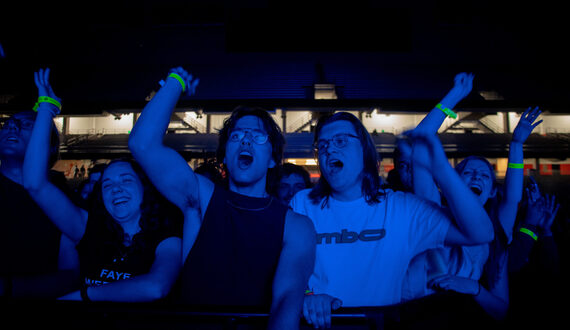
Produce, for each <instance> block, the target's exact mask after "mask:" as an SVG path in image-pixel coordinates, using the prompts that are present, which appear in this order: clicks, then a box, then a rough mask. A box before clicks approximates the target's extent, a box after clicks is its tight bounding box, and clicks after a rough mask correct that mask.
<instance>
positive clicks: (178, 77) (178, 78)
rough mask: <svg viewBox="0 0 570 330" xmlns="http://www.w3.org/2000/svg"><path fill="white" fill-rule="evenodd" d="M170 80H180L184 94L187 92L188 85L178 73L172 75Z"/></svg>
mask: <svg viewBox="0 0 570 330" xmlns="http://www.w3.org/2000/svg"><path fill="white" fill-rule="evenodd" d="M168 77H169V78H171V77H172V78H174V79H176V80H178V82H179V83H180V85H182V93H184V92H185V91H186V83H184V79H182V77H180V76H179V75H178V74H176V73H174V72H173V73H171V74H169V75H168Z"/></svg>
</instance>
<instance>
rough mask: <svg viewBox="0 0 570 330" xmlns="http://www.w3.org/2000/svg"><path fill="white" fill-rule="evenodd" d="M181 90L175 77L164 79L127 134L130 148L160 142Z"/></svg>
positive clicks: (143, 146)
mask: <svg viewBox="0 0 570 330" xmlns="http://www.w3.org/2000/svg"><path fill="white" fill-rule="evenodd" d="M181 92H182V86H181V85H180V83H179V82H178V81H177V80H176V79H174V78H167V79H166V82H165V84H164V86H162V88H161V89H160V90H159V91H158V92H157V93H156V94H155V95H154V97H153V98H152V100H150V101H149V102H148V103H147V105H146V106H145V108H144V109H143V111H142V113H141V115H140V117H139V118H138V119H137V122H136V124H135V126H134V127H133V129H132V131H131V134H130V136H129V147H130V148H131V150H133V149H135V150H137V149H138V148H145V147H146V146H148V145H151V144H153V143H162V139H163V135H164V133H165V132H166V129H167V128H168V124H169V123H170V116H171V115H172V111H173V110H174V108H175V106H176V103H177V102H178V99H179V97H180V93H181Z"/></svg>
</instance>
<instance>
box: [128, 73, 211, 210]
mask: <svg viewBox="0 0 570 330" xmlns="http://www.w3.org/2000/svg"><path fill="white" fill-rule="evenodd" d="M171 73H175V74H176V75H177V76H178V77H176V76H172V74H171V75H169V77H168V78H167V79H166V81H165V83H164V85H163V86H162V88H161V89H160V90H159V91H158V92H157V93H156V94H155V95H154V97H153V98H152V100H150V102H148V104H147V105H146V106H145V108H144V109H143V111H142V113H141V116H140V117H139V118H138V120H137V122H136V124H135V126H134V127H133V130H132V131H131V134H130V137H129V149H130V150H131V152H132V154H133V156H134V157H135V159H136V160H137V161H138V162H139V163H140V164H141V166H142V167H143V169H144V170H145V172H146V173H147V175H148V176H149V178H150V179H151V181H152V183H153V184H154V185H155V186H156V187H157V189H158V190H159V191H160V192H161V193H162V194H163V195H164V196H165V197H166V198H168V199H169V200H170V201H171V202H172V203H174V204H175V205H176V206H178V207H179V208H180V209H181V210H182V211H183V212H184V213H185V214H186V211H187V210H188V208H189V207H191V208H195V207H196V203H197V202H198V201H199V202H200V206H203V210H204V211H205V209H206V206H207V203H208V200H209V197H210V196H211V193H212V191H213V183H212V182H210V181H209V180H207V179H205V178H204V177H202V176H200V175H196V174H195V173H194V172H193V171H192V169H191V168H190V166H188V164H187V163H186V160H184V158H183V157H182V156H181V155H180V154H178V152H176V151H175V150H173V149H172V148H170V147H167V146H165V145H164V143H163V139H164V133H165V132H166V129H167V128H168V123H169V122H170V117H171V115H172V112H173V110H174V108H175V106H176V103H177V102H178V99H179V97H180V94H181V93H182V92H184V91H185V92H186V93H188V94H192V93H194V90H195V88H196V86H197V84H198V79H193V77H192V75H190V74H189V73H187V72H186V71H185V70H184V69H182V68H176V69H174V70H171ZM182 83H184V85H183V84H182ZM200 195H202V196H200ZM204 195H205V196H206V197H205V196H204ZM201 197H202V198H201Z"/></svg>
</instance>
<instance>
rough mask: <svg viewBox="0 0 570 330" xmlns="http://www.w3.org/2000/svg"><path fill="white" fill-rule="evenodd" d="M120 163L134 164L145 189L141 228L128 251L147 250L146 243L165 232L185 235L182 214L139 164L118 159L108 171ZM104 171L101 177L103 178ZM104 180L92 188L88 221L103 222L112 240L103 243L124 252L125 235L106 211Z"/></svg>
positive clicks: (127, 159) (129, 160) (131, 160)
mask: <svg viewBox="0 0 570 330" xmlns="http://www.w3.org/2000/svg"><path fill="white" fill-rule="evenodd" d="M119 162H125V163H128V164H129V165H131V167H132V168H133V170H134V171H135V173H136V174H137V176H138V178H139V180H140V181H141V183H142V187H143V199H142V202H141V206H140V208H141V217H140V220H139V226H140V228H141V230H140V231H139V232H138V233H137V234H136V235H135V236H134V237H132V244H131V246H129V247H128V249H132V250H137V249H144V248H146V244H148V243H149V242H152V241H154V240H155V239H156V238H159V237H161V236H162V235H164V234H165V233H171V232H175V233H180V234H181V233H182V224H183V215H182V212H181V211H180V210H179V209H178V208H177V207H176V206H175V205H174V204H172V203H170V202H169V201H168V200H167V199H166V198H165V197H164V196H162V195H161V194H160V193H159V192H158V190H157V189H156V188H155V187H154V186H153V185H152V183H151V182H150V180H149V178H148V177H147V176H146V174H145V173H144V171H143V169H142V168H141V167H140V165H139V164H138V163H137V162H136V161H134V160H133V159H130V158H119V159H115V160H113V161H111V162H110V163H109V164H108V165H107V167H106V168H105V170H106V169H107V168H108V167H109V166H110V165H111V164H115V163H119ZM105 170H103V171H102V174H101V176H103V175H104V173H105ZM101 181H102V180H99V181H98V182H97V183H96V184H95V185H94V187H93V192H92V193H91V196H92V200H91V202H90V203H89V210H88V212H89V218H91V219H96V220H102V221H103V222H104V224H105V228H106V229H107V230H108V233H109V235H106V237H110V239H109V240H110V241H108V242H104V244H111V245H113V246H116V248H118V249H124V248H125V246H124V241H125V233H124V231H123V228H122V227H121V225H120V224H119V223H118V222H117V221H115V219H114V218H113V217H112V216H111V214H110V213H109V212H108V211H107V208H106V207H105V204H104V203H103V196H102V188H101Z"/></svg>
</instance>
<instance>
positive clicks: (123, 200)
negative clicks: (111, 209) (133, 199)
mask: <svg viewBox="0 0 570 330" xmlns="http://www.w3.org/2000/svg"><path fill="white" fill-rule="evenodd" d="M128 201H129V199H128V198H125V197H122V198H117V199H114V200H113V205H115V206H123V205H125V204H127V202H128Z"/></svg>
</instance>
